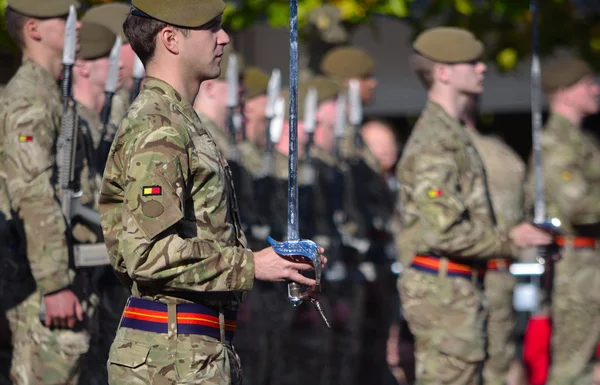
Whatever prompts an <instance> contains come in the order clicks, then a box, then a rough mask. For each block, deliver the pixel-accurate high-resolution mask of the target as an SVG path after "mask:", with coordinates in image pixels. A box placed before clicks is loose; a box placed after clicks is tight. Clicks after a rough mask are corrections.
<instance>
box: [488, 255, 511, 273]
mask: <svg viewBox="0 0 600 385" xmlns="http://www.w3.org/2000/svg"><path fill="white" fill-rule="evenodd" d="M510 265H512V260H510V259H508V258H499V259H490V260H489V261H488V263H487V269H488V270H492V271H498V270H507V269H508V268H509V267H510Z"/></svg>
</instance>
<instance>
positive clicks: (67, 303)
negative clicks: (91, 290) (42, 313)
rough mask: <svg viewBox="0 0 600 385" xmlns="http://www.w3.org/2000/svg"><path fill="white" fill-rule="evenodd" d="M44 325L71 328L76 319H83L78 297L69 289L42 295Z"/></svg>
mask: <svg viewBox="0 0 600 385" xmlns="http://www.w3.org/2000/svg"><path fill="white" fill-rule="evenodd" d="M44 304H45V305H46V326H47V327H51V326H55V327H57V328H63V329H64V328H69V329H72V328H73V327H74V326H75V323H76V322H77V320H79V321H83V310H82V309H81V304H80V303H79V298H77V296H76V295H75V294H74V293H73V292H72V291H71V290H69V289H63V290H60V291H57V292H56V293H52V294H48V295H45V296H44Z"/></svg>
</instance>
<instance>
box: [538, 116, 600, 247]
mask: <svg viewBox="0 0 600 385" xmlns="http://www.w3.org/2000/svg"><path fill="white" fill-rule="evenodd" d="M542 151H543V154H544V155H543V170H544V187H545V188H544V195H545V200H546V214H547V216H548V218H558V219H560V221H561V231H562V232H563V233H564V234H565V235H583V236H592V237H600V147H599V146H598V142H597V140H596V139H595V138H594V137H593V136H592V134H590V133H586V132H584V131H583V130H582V129H581V128H580V127H575V126H574V125H573V124H571V122H569V121H568V120H567V119H566V118H564V117H563V116H560V115H557V114H552V115H551V116H550V118H549V120H548V122H547V123H546V127H545V128H544V131H543V133H542ZM529 186H530V188H529V190H530V193H529V194H528V197H532V196H533V193H532V191H533V173H531V175H530V184H529ZM530 200H532V199H531V198H530ZM530 205H531V204H530Z"/></svg>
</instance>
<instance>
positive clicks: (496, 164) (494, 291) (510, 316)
mask: <svg viewBox="0 0 600 385" xmlns="http://www.w3.org/2000/svg"><path fill="white" fill-rule="evenodd" d="M478 102H479V101H478V98H477V97H476V96H471V97H469V99H468V102H467V105H466V108H465V109H464V112H463V116H462V121H463V122H464V123H465V126H466V127H467V129H468V131H469V134H470V137H471V141H472V142H473V145H474V146H475V148H476V149H477V152H478V153H479V154H480V156H481V160H482V162H483V167H484V169H485V171H486V176H487V183H488V187H489V192H490V199H491V202H492V207H493V209H494V213H495V214H496V220H497V221H498V226H500V227H503V228H510V227H513V226H515V225H517V224H519V223H520V222H521V221H522V220H523V219H524V214H525V210H524V203H525V202H524V199H525V187H524V186H525V164H524V162H523V160H522V159H521V158H520V157H519V155H517V154H516V153H515V152H514V151H513V150H512V149H511V148H510V147H509V146H508V145H507V144H506V143H504V142H503V141H502V139H500V138H498V137H495V136H489V135H483V134H482V133H481V132H480V131H479V130H478V124H477V122H478V117H477V116H478ZM499 257H502V256H501V255H499ZM518 257H519V256H518V255H507V256H505V258H495V259H491V260H489V261H488V263H487V273H486V275H485V280H484V286H485V297H486V298H487V302H488V308H489V318H488V321H487V334H488V346H487V352H488V357H487V359H486V362H485V364H484V369H483V376H484V379H485V383H486V384H489V385H503V384H505V383H506V381H507V374H508V372H509V368H510V365H511V361H512V360H513V359H515V353H516V351H515V341H514V340H512V332H513V328H514V326H515V322H516V317H515V313H514V310H513V304H512V299H513V289H514V287H515V284H516V279H515V277H513V276H512V275H511V274H510V272H509V271H508V268H509V267H510V265H511V263H512V259H513V258H518Z"/></svg>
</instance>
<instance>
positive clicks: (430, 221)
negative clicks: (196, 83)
mask: <svg viewBox="0 0 600 385" xmlns="http://www.w3.org/2000/svg"><path fill="white" fill-rule="evenodd" d="M455 151H456V149H453V148H447V146H444V145H440V144H428V145H427V146H423V148H422V149H421V151H420V152H419V153H418V154H415V155H414V159H413V165H414V186H413V196H414V201H415V204H416V208H417V212H419V213H420V217H421V222H422V224H423V237H424V241H425V243H426V245H427V247H428V248H429V250H430V251H432V252H435V253H437V254H440V255H447V256H455V257H464V258H490V257H493V256H497V255H504V254H508V253H509V252H510V244H511V242H509V241H508V237H507V235H506V234H503V233H502V232H501V231H500V230H498V229H497V228H496V227H494V226H491V225H490V224H489V223H483V222H481V221H478V220H477V218H476V216H474V215H473V216H472V215H471V213H469V210H468V208H467V207H466V205H465V202H463V201H462V199H461V194H460V188H461V186H460V181H459V170H458V165H457V160H456V156H457V154H456V152H455Z"/></svg>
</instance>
